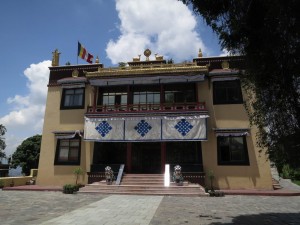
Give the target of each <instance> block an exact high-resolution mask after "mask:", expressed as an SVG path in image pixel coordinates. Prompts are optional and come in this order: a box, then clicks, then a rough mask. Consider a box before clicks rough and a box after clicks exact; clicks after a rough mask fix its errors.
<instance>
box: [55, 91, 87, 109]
mask: <svg viewBox="0 0 300 225" xmlns="http://www.w3.org/2000/svg"><path fill="white" fill-rule="evenodd" d="M60 108H61V109H83V108H84V88H74V89H64V90H63V95H62V101H61V107H60Z"/></svg>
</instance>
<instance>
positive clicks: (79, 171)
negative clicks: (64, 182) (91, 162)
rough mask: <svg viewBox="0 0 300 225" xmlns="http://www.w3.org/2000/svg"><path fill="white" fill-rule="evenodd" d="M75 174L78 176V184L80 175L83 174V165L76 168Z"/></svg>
mask: <svg viewBox="0 0 300 225" xmlns="http://www.w3.org/2000/svg"><path fill="white" fill-rule="evenodd" d="M74 174H75V176H76V181H75V184H76V185H77V182H78V177H79V176H80V175H82V174H83V170H82V169H81V167H78V168H76V169H75V170H74Z"/></svg>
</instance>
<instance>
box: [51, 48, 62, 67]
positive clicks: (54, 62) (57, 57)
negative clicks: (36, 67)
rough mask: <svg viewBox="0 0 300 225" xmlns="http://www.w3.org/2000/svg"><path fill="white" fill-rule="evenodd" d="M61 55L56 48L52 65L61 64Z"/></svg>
mask: <svg viewBox="0 0 300 225" xmlns="http://www.w3.org/2000/svg"><path fill="white" fill-rule="evenodd" d="M59 55H60V52H58V49H55V50H54V52H52V66H59Z"/></svg>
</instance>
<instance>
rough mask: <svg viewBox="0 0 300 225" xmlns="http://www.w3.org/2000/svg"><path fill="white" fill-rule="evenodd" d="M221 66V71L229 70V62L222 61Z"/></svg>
mask: <svg viewBox="0 0 300 225" xmlns="http://www.w3.org/2000/svg"><path fill="white" fill-rule="evenodd" d="M221 66H222V69H229V62H228V61H223V62H222V64H221Z"/></svg>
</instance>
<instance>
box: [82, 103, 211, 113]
mask: <svg viewBox="0 0 300 225" xmlns="http://www.w3.org/2000/svg"><path fill="white" fill-rule="evenodd" d="M204 110H206V107H205V102H188V103H160V104H128V105H98V106H95V107H93V106H89V107H88V109H87V113H96V114H98V113H128V112H132V113H134V112H179V111H204Z"/></svg>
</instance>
